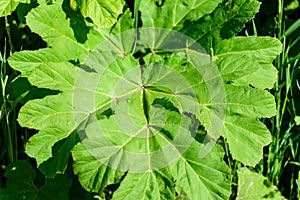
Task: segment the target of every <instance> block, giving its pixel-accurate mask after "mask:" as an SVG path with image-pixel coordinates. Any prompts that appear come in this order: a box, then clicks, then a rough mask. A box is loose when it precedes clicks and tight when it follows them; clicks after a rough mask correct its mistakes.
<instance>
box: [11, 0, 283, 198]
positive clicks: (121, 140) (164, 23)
mask: <svg viewBox="0 0 300 200" xmlns="http://www.w3.org/2000/svg"><path fill="white" fill-rule="evenodd" d="M74 2H75V1H73V4H72V7H73V9H77V8H79V9H80V10H81V12H82V13H85V14H84V16H85V17H89V18H90V19H92V21H93V22H94V26H92V25H91V24H90V25H89V27H90V32H89V33H88V35H87V41H85V43H84V44H82V43H80V42H77V41H76V37H75V36H74V35H76V34H79V33H76V34H75V33H74V32H76V31H78V29H79V28H80V27H77V28H76V29H72V28H71V27H70V23H69V19H66V15H65V13H64V12H63V10H62V8H61V5H59V3H57V4H54V5H40V6H39V7H37V8H35V9H32V11H31V12H30V13H29V15H28V16H27V18H26V19H27V21H28V25H29V27H30V28H31V30H32V31H33V32H36V33H37V34H39V35H40V36H41V37H42V38H43V39H44V40H45V41H46V42H47V44H48V46H49V47H48V48H46V49H44V50H38V51H33V53H32V54H30V52H29V51H27V52H24V53H22V52H21V53H16V54H14V55H13V56H12V57H11V58H10V61H9V62H10V63H11V64H13V66H15V68H17V69H19V70H20V71H22V73H23V74H24V75H25V76H28V79H29V81H30V83H31V84H32V85H34V86H37V87H40V88H48V89H51V90H57V91H59V93H58V94H57V95H53V96H47V97H45V98H44V99H37V100H32V101H29V102H28V103H27V104H26V105H25V106H24V107H23V108H22V109H21V111H20V116H19V122H20V124H21V125H22V126H26V127H29V128H34V129H37V130H39V133H38V134H36V135H34V136H33V137H32V138H31V139H30V140H29V142H28V144H27V147H26V152H27V153H28V154H29V155H30V156H32V157H34V158H36V160H37V162H38V165H39V166H40V168H41V169H42V168H43V167H44V168H43V169H44V170H45V169H46V167H47V166H53V167H54V168H55V170H53V171H49V170H46V171H45V173H46V174H48V175H49V176H53V175H54V174H55V173H57V172H63V171H64V169H65V166H66V160H67V158H66V157H64V156H63V155H62V156H59V155H58V154H56V153H55V152H56V151H62V152H64V155H67V156H69V153H70V149H71V148H72V147H73V145H75V144H76V143H77V140H72V136H73V135H74V134H77V133H78V134H79V136H80V139H81V140H82V142H79V143H78V144H76V145H75V147H74V148H73V149H72V156H73V159H74V165H73V169H74V172H75V173H76V174H77V175H78V178H79V180H80V182H81V184H82V186H83V187H84V188H85V189H86V190H88V191H91V192H97V193H99V192H101V191H103V190H104V189H105V188H106V187H107V186H108V185H110V184H115V183H119V182H120V181H121V180H122V178H123V177H124V176H125V178H124V180H123V181H122V182H121V185H120V188H119V189H118V190H117V191H116V192H115V194H114V196H113V198H115V199H122V198H125V197H126V198H128V199H134V198H140V199H153V198H157V199H174V198H177V197H178V198H184V199H226V198H229V196H230V171H229V169H228V167H227V166H226V164H225V163H224V161H223V160H222V157H223V156H224V153H223V150H222V149H221V148H220V147H219V146H218V145H216V146H214V145H215V143H214V142H215V140H216V139H218V137H219V136H221V135H222V136H223V137H224V138H225V139H226V140H227V141H228V144H229V149H230V151H231V153H232V156H233V157H234V158H235V159H237V160H240V161H242V162H243V163H244V164H246V165H255V164H257V163H258V162H259V160H260V158H261V155H262V148H263V146H265V145H267V144H268V143H269V142H270V133H269V132H268V130H267V129H266V127H265V126H264V125H263V124H262V123H261V122H260V121H259V120H258V119H259V118H267V117H271V116H273V115H274V114H275V103H274V98H273V96H272V95H271V94H270V93H269V92H268V91H266V90H265V89H266V88H271V87H272V85H273V83H274V81H275V78H276V69H275V68H274V67H273V66H272V64H271V63H272V61H273V59H274V58H275V57H276V56H277V55H278V54H279V53H280V51H281V45H280V42H279V41H278V40H276V39H272V38H270V37H233V38H231V39H229V38H230V37H232V36H234V34H235V33H237V32H238V31H239V30H240V29H241V28H242V26H243V24H244V23H245V22H246V21H248V20H250V19H251V18H252V17H253V15H254V14H255V13H256V12H257V10H258V7H259V3H258V2H257V1H255V0H251V1H244V0H236V1H224V2H222V3H221V4H220V1H210V0H194V1H185V0H176V1H171V0H166V1H159V2H156V1H150V0H143V1H141V2H142V3H141V4H140V5H141V6H140V7H139V11H141V20H142V26H144V27H147V29H143V28H141V29H139V30H130V29H131V28H132V24H133V20H132V19H131V13H130V12H129V10H125V9H124V8H123V6H124V2H123V1H116V2H108V1H106V2H101V3H100V2H99V1H96V0H94V1H90V2H92V3H91V4H90V5H88V4H87V1H79V0H78V1H76V5H75V4H74ZM105 5H107V6H108V7H107V10H106V11H112V12H111V15H110V16H109V17H108V18H106V19H108V20H107V21H105V22H104V21H102V20H103V18H101V15H103V16H104V15H106V14H104V12H103V10H101V9H103V8H106V7H105ZM218 5H219V6H218ZM92 6H96V7H94V8H100V11H101V12H98V13H95V12H94V11H95V10H91V7H92ZM101 6H102V7H101ZM123 10H125V11H124V13H123ZM99 16H100V17H99ZM221 16H222V17H221ZM167 19H170V20H167ZM87 21H88V20H87ZM87 21H86V22H87ZM106 22H107V23H106ZM78 26H80V25H78ZM153 26H154V27H162V28H168V29H169V30H168V29H155V28H153ZM233 26H234V28H233ZM111 27H112V28H111ZM49 30H51V31H49ZM171 30H179V31H182V32H183V33H185V34H187V35H190V36H192V38H195V39H197V40H198V41H200V43H201V44H202V46H203V47H205V48H206V50H208V49H209V50H210V54H207V53H206V52H205V51H204V49H203V48H202V47H199V46H197V43H195V41H192V40H191V38H189V39H187V36H186V35H183V34H180V33H178V32H176V33H175V32H172V31H171ZM121 32H123V33H121ZM120 33H121V34H120ZM112 35H114V36H113V37H112ZM223 39H228V40H223ZM149 52H150V53H149ZM51 53H53V54H51ZM40 54H41V55H40ZM48 55H50V56H48ZM26 56H27V57H28V58H27V59H26ZM22 61H24V62H22ZM79 63H80V66H81V67H78V65H79ZM140 63H145V65H142V66H140ZM17 65H18V66H19V67H18V66H17ZM75 65H76V66H75ZM28 66H29V67H28ZM27 67H28V68H27ZM261 72H264V73H265V74H267V75H263V74H261ZM257 75H259V76H257ZM257 77H260V78H266V79H267V80H263V79H259V78H257ZM199 122H200V123H201V125H203V126H204V130H203V132H204V135H203V137H204V136H205V133H206V134H207V135H206V136H207V137H205V138H204V142H203V143H202V142H201V141H202V140H200V139H199V138H197V141H196V140H195V138H194V137H196V136H197V137H198V135H195V134H196V130H197V129H198V127H199ZM222 128H223V131H222ZM213 131H215V134H213V133H212V132H213ZM201 137H202V136H201ZM77 139H78V138H77ZM45 140H46V141H45ZM68 141H70V142H68ZM240 144H241V145H243V147H245V148H240ZM249 152H250V153H252V154H254V155H252V156H249ZM51 156H53V157H51ZM60 162H61V163H60ZM43 165H44V166H43ZM132 180H135V181H132ZM139 191H140V192H139ZM175 195H178V196H177V197H176V196H175Z"/></svg>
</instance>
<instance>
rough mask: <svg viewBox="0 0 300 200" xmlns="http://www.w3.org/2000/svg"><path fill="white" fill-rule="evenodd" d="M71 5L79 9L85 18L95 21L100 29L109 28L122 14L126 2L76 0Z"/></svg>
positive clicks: (120, 0)
mask: <svg viewBox="0 0 300 200" xmlns="http://www.w3.org/2000/svg"><path fill="white" fill-rule="evenodd" d="M75 3H76V4H75ZM71 4H72V6H73V7H74V8H79V9H80V11H81V13H82V15H83V16H84V17H89V18H90V19H91V20H93V22H94V24H96V25H97V26H98V27H99V28H109V27H112V26H113V25H114V24H115V22H116V21H117V18H118V16H119V15H120V14H122V10H123V7H124V5H125V2H124V1H123V0H114V1H113V0H107V1H99V0H76V1H71Z"/></svg>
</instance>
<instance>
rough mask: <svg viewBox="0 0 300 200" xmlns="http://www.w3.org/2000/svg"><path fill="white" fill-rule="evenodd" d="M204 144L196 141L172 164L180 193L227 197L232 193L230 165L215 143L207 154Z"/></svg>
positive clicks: (203, 197)
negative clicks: (201, 150) (227, 164)
mask: <svg viewBox="0 0 300 200" xmlns="http://www.w3.org/2000/svg"><path fill="white" fill-rule="evenodd" d="M202 145H203V144H199V143H197V142H194V143H193V144H192V145H191V146H190V147H189V149H188V150H187V151H186V152H185V153H184V154H183V156H182V157H181V158H180V159H179V160H178V162H177V163H175V164H174V165H173V166H172V174H173V175H174V179H175V181H176V185H175V188H176V191H177V193H178V196H185V197H186V199H228V198H229V196H230V193H231V188H230V184H229V182H228V181H226V180H230V179H231V175H230V171H229V168H228V167H227V166H226V164H225V163H224V162H223V161H222V158H223V156H224V152H223V150H222V149H221V148H220V146H218V145H216V146H215V147H214V148H213V149H212V151H211V152H210V153H209V154H208V155H206V156H205V157H201V156H199V154H201V152H200V151H199V150H200V149H201V148H202V147H201V146H202Z"/></svg>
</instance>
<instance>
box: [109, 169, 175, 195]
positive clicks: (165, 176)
mask: <svg viewBox="0 0 300 200" xmlns="http://www.w3.org/2000/svg"><path fill="white" fill-rule="evenodd" d="M172 184H173V183H172V179H170V172H169V170H168V169H164V170H160V171H149V172H145V173H143V174H128V175H127V176H126V177H125V179H124V181H122V183H121V185H120V189H119V190H117V191H116V192H115V193H114V195H113V199H114V200H123V199H124V200H130V199H132V198H136V199H149V200H151V199H164V200H167V199H170V200H172V199H175V191H174V188H173V187H171V186H172Z"/></svg>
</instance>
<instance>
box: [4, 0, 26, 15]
mask: <svg viewBox="0 0 300 200" xmlns="http://www.w3.org/2000/svg"><path fill="white" fill-rule="evenodd" d="M19 3H30V0H17V1H16V0H1V1H0V17H3V16H7V15H10V14H11V13H12V12H13V11H14V10H15V9H16V8H17V6H18V5H19Z"/></svg>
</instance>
